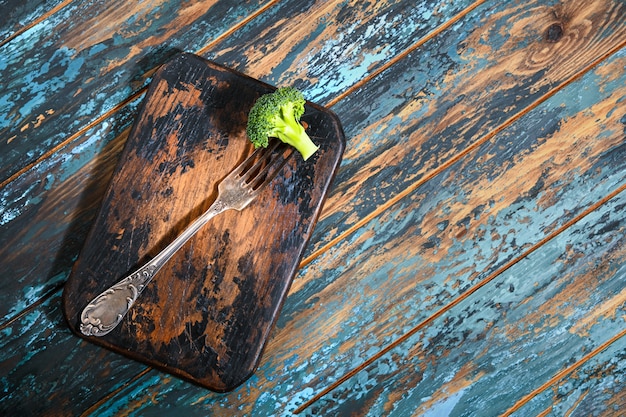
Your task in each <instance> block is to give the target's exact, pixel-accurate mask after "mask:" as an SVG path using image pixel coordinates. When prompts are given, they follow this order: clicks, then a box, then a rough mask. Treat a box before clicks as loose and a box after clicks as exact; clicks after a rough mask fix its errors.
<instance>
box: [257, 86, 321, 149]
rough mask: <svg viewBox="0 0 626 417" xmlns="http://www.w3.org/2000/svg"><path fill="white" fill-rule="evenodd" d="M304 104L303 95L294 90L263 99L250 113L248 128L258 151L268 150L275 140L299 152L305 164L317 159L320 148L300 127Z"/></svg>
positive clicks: (278, 91) (261, 98) (280, 91)
mask: <svg viewBox="0 0 626 417" xmlns="http://www.w3.org/2000/svg"><path fill="white" fill-rule="evenodd" d="M304 103H305V100H304V96H303V95H302V93H301V92H300V91H298V90H296V89H295V88H293V87H281V88H279V89H277V90H276V91H274V92H273V93H269V94H264V95H262V96H261V97H259V99H258V100H257V101H256V102H255V103H254V106H252V109H250V113H249V114H248V126H247V128H246V133H247V134H248V138H249V139H250V141H251V142H252V143H253V144H254V147H255V148H259V147H261V146H263V147H264V148H265V147H267V144H268V141H269V138H270V137H274V138H278V139H280V140H282V141H283V142H285V143H287V144H289V145H291V146H293V147H294V148H296V149H297V150H298V151H299V152H300V153H301V154H302V158H304V160H305V161H306V160H307V159H308V158H309V157H310V156H311V155H313V154H314V153H315V152H316V151H317V149H318V147H317V146H316V145H315V144H314V143H313V142H312V141H311V138H309V135H307V134H306V132H305V131H304V127H303V126H302V125H301V124H300V116H302V114H303V113H304Z"/></svg>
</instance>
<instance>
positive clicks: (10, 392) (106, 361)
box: [0, 291, 146, 416]
mask: <svg viewBox="0 0 626 417" xmlns="http://www.w3.org/2000/svg"><path fill="white" fill-rule="evenodd" d="M129 368H132V374H135V375H136V374H138V373H140V372H141V371H143V370H145V368H146V367H145V365H142V364H140V363H138V362H134V361H131V360H129V359H126V358H124V357H123V356H120V355H116V354H114V353H112V352H110V351H108V350H106V349H102V348H99V347H97V346H95V345H92V344H90V343H87V342H85V341H83V340H81V339H80V338H77V337H76V336H75V335H73V334H72V333H71V332H70V330H69V328H68V327H67V324H66V323H65V321H64V320H63V313H62V311H61V291H57V292H56V293H55V294H54V295H53V296H52V297H49V298H48V299H47V300H46V301H45V302H44V303H43V304H42V305H39V306H37V308H35V309H32V310H31V311H29V312H27V313H26V314H24V315H22V316H21V317H19V318H18V319H17V320H15V321H13V322H12V323H11V324H10V325H9V326H5V327H3V328H2V330H1V331H0V387H1V389H2V395H1V396H0V398H1V399H0V414H2V415H4V416H76V415H79V414H80V413H81V412H82V411H83V410H85V409H86V408H87V407H88V406H89V405H91V404H93V402H95V401H97V400H98V399H99V398H101V397H103V396H104V395H106V394H108V393H109V392H110V391H112V390H115V389H121V388H122V387H123V386H124V384H126V383H127V382H128V375H129V371H130V369H129ZM94 372H97V374H98V378H99V379H94V378H93V374H94Z"/></svg>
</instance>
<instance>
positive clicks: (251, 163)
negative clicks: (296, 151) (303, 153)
mask: <svg viewBox="0 0 626 417" xmlns="http://www.w3.org/2000/svg"><path fill="white" fill-rule="evenodd" d="M287 147H288V148H289V149H288V150H287V152H285V148H287ZM292 154H293V149H292V148H291V147H290V146H288V145H285V144H284V143H283V142H281V141H280V140H277V139H274V140H272V141H271V142H270V144H269V146H268V147H267V148H262V147H261V148H257V149H256V150H255V151H254V152H253V153H252V154H251V155H250V156H249V157H248V158H247V159H246V160H245V161H244V162H243V163H242V164H241V165H240V166H239V168H237V171H238V172H237V173H236V175H238V176H239V177H240V178H241V179H242V180H243V181H244V182H245V183H246V184H247V185H249V186H250V187H251V188H252V189H253V190H256V189H258V188H261V187H263V186H265V185H267V184H268V183H269V182H270V181H272V180H273V179H274V177H276V175H277V174H278V173H279V172H280V170H281V169H282V167H283V166H284V165H285V163H287V160H288V159H289V157H290V156H291V155H292Z"/></svg>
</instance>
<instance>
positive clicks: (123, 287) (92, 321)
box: [80, 140, 293, 336]
mask: <svg viewBox="0 0 626 417" xmlns="http://www.w3.org/2000/svg"><path fill="white" fill-rule="evenodd" d="M281 144H282V142H280V141H278V140H274V141H272V143H271V144H270V146H269V147H268V148H267V149H264V148H259V149H257V150H256V151H255V152H254V153H252V155H250V156H249V157H248V158H247V159H246V160H245V161H243V162H242V163H241V164H239V165H238V166H237V167H235V168H234V169H233V170H232V171H231V172H230V173H229V174H228V175H227V176H226V177H225V178H224V179H223V180H222V181H221V182H220V183H219V185H218V195H217V198H216V199H215V201H213V204H211V206H210V207H209V208H208V209H207V210H206V211H205V212H204V213H202V214H201V215H200V216H199V217H198V218H197V219H196V220H194V221H193V222H192V223H191V224H190V225H189V226H187V228H186V229H185V230H183V232H182V233H181V234H180V235H178V236H177V237H176V238H175V239H174V240H173V241H172V243H170V244H169V245H167V247H165V249H163V250H162V251H161V252H159V253H158V254H157V255H156V256H155V257H154V258H152V260H150V261H149V262H147V263H146V264H144V265H143V266H142V267H141V268H139V269H138V270H136V271H135V272H133V273H132V274H130V275H128V276H127V277H126V278H124V279H122V280H121V281H119V282H117V283H116V284H114V285H113V286H111V287H109V288H108V289H106V290H105V291H103V292H102V293H100V294H99V295H98V296H96V297H95V298H94V299H93V300H92V301H91V302H90V303H89V304H87V306H86V307H85V308H84V309H83V311H82V313H81V315H80V331H81V332H82V333H83V334H84V335H86V336H104V335H106V334H107V333H109V332H110V331H112V330H113V329H114V328H115V327H116V326H117V325H118V324H119V323H120V322H121V321H122V319H123V318H124V316H125V315H126V313H128V311H129V310H130V308H131V307H132V306H133V304H135V301H137V298H138V297H139V295H140V294H141V293H142V291H143V290H144V289H145V288H146V286H147V285H148V284H149V283H150V281H152V279H153V278H154V276H155V275H156V274H157V272H158V271H159V270H160V269H161V268H162V267H163V265H165V264H166V263H167V261H168V260H169V259H170V258H171V257H172V256H173V255H174V254H175V253H176V252H177V251H178V250H179V249H180V248H181V247H182V246H183V245H184V244H185V243H186V242H187V241H188V240H189V239H190V238H191V237H192V236H194V235H195V234H196V233H197V232H198V230H200V228H202V226H204V225H205V224H206V223H207V222H208V221H209V220H211V219H212V218H213V217H215V216H216V215H218V214H220V213H222V212H224V211H226V210H229V209H234V210H239V211H241V210H243V209H244V208H245V207H247V206H248V204H250V202H252V201H253V200H254V199H255V198H256V197H257V196H258V195H259V194H260V193H261V191H262V190H263V189H264V187H265V186H267V185H268V184H269V183H270V182H271V181H272V179H274V177H275V176H276V175H277V174H278V172H279V171H280V170H281V169H282V167H283V165H284V164H285V163H286V162H287V159H288V158H289V157H290V156H291V155H292V154H293V150H290V153H288V154H287V155H285V153H284V152H280V151H278V152H277V148H278V147H279V145H281ZM281 149H282V148H281Z"/></svg>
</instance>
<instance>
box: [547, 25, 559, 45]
mask: <svg viewBox="0 0 626 417" xmlns="http://www.w3.org/2000/svg"><path fill="white" fill-rule="evenodd" d="M562 37H563V25H561V24H560V23H553V24H551V25H550V26H548V29H546V34H545V38H546V41H548V42H552V43H554V42H558V41H559V40H560V39H561V38H562Z"/></svg>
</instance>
